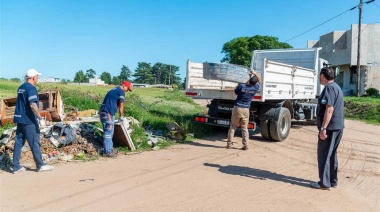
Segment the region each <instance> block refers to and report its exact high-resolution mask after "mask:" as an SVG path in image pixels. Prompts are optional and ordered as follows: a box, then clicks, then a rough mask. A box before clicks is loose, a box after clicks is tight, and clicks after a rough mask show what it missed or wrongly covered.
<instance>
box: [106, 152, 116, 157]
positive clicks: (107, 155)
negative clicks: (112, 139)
mask: <svg viewBox="0 0 380 212" xmlns="http://www.w3.org/2000/svg"><path fill="white" fill-rule="evenodd" d="M103 157H108V158H116V157H117V154H116V153H114V152H111V153H108V154H104V153H103Z"/></svg>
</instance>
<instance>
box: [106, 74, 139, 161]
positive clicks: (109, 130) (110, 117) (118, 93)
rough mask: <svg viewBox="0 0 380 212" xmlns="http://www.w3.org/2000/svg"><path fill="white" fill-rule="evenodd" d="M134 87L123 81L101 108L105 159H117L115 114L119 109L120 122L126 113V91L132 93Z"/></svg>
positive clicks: (112, 90) (111, 91) (108, 95)
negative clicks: (114, 149)
mask: <svg viewBox="0 0 380 212" xmlns="http://www.w3.org/2000/svg"><path fill="white" fill-rule="evenodd" d="M132 88H133V85H132V84H131V83H130V82H128V81H123V82H122V83H121V85H120V86H117V87H115V88H113V89H111V90H110V91H108V93H107V95H106V97H105V98H104V100H103V103H102V105H101V106H100V110H99V116H100V121H101V122H102V125H103V132H104V134H103V143H104V151H103V156H105V157H116V156H117V155H116V154H115V153H114V152H113V151H112V149H113V142H112V137H113V133H114V123H115V113H116V111H117V108H119V120H122V117H123V113H124V96H125V92H126V91H132Z"/></svg>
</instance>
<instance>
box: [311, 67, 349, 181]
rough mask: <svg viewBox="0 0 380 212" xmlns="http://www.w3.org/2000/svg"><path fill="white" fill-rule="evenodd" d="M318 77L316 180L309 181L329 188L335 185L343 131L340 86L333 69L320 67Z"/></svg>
mask: <svg viewBox="0 0 380 212" xmlns="http://www.w3.org/2000/svg"><path fill="white" fill-rule="evenodd" d="M319 77H320V82H321V84H322V85H324V86H325V88H324V89H323V91H322V93H321V96H320V97H319V98H318V110H317V116H318V117H317V120H318V129H319V136H318V150H317V154H318V170H319V181H318V182H312V183H311V184H310V185H311V186H312V187H313V188H317V189H330V188H331V187H336V186H337V185H338V155H337V149H338V146H339V143H340V140H341V138H342V135H343V128H344V102H343V94H342V90H341V88H340V87H339V85H338V84H336V83H335V82H334V78H335V73H334V70H333V69H332V68H331V67H327V68H323V69H322V70H321V73H320V76H319Z"/></svg>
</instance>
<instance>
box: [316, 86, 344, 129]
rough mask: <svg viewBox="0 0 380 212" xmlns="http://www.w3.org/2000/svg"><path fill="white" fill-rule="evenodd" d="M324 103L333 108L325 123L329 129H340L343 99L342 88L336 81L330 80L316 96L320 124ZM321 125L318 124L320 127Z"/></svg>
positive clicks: (342, 119) (342, 124)
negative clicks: (328, 119) (329, 117)
mask: <svg viewBox="0 0 380 212" xmlns="http://www.w3.org/2000/svg"><path fill="white" fill-rule="evenodd" d="M326 105H330V106H332V107H333V108H334V111H333V114H332V116H331V119H330V122H329V124H328V125H327V129H329V130H340V129H343V128H344V101H343V93H342V89H341V88H340V87H339V85H338V84H336V82H331V83H328V84H327V85H325V88H324V89H323V91H322V93H321V96H320V97H319V98H318V108H317V116H318V118H319V119H320V123H319V124H322V122H323V119H324V116H325V112H326ZM320 127H321V126H318V128H320Z"/></svg>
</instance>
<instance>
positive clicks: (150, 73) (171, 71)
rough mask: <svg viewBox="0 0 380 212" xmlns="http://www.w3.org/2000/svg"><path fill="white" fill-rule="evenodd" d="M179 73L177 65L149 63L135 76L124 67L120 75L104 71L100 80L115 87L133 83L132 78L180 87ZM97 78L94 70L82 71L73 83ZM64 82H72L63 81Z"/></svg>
mask: <svg viewBox="0 0 380 212" xmlns="http://www.w3.org/2000/svg"><path fill="white" fill-rule="evenodd" d="M178 71H179V67H178V66H175V65H169V64H163V63H160V62H157V63H155V64H154V65H153V66H152V65H151V64H150V63H147V62H139V63H138V64H137V68H136V69H135V71H134V73H133V74H132V71H131V70H130V69H129V67H128V66H125V65H123V66H122V67H121V69H120V74H119V75H116V76H112V75H111V74H110V73H109V72H107V71H104V72H102V73H101V74H100V79H101V80H103V81H104V83H106V84H114V85H119V84H120V83H121V82H122V81H132V79H131V77H133V82H134V83H146V84H165V85H173V84H176V85H180V84H181V78H180V77H179V76H178V75H179V74H177V72H178ZM95 76H96V71H95V70H93V69H88V70H87V71H86V72H84V71H83V70H80V71H78V72H76V73H75V77H74V80H73V82H76V83H88V82H89V80H90V79H91V78H95ZM63 82H70V81H67V80H63Z"/></svg>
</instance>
